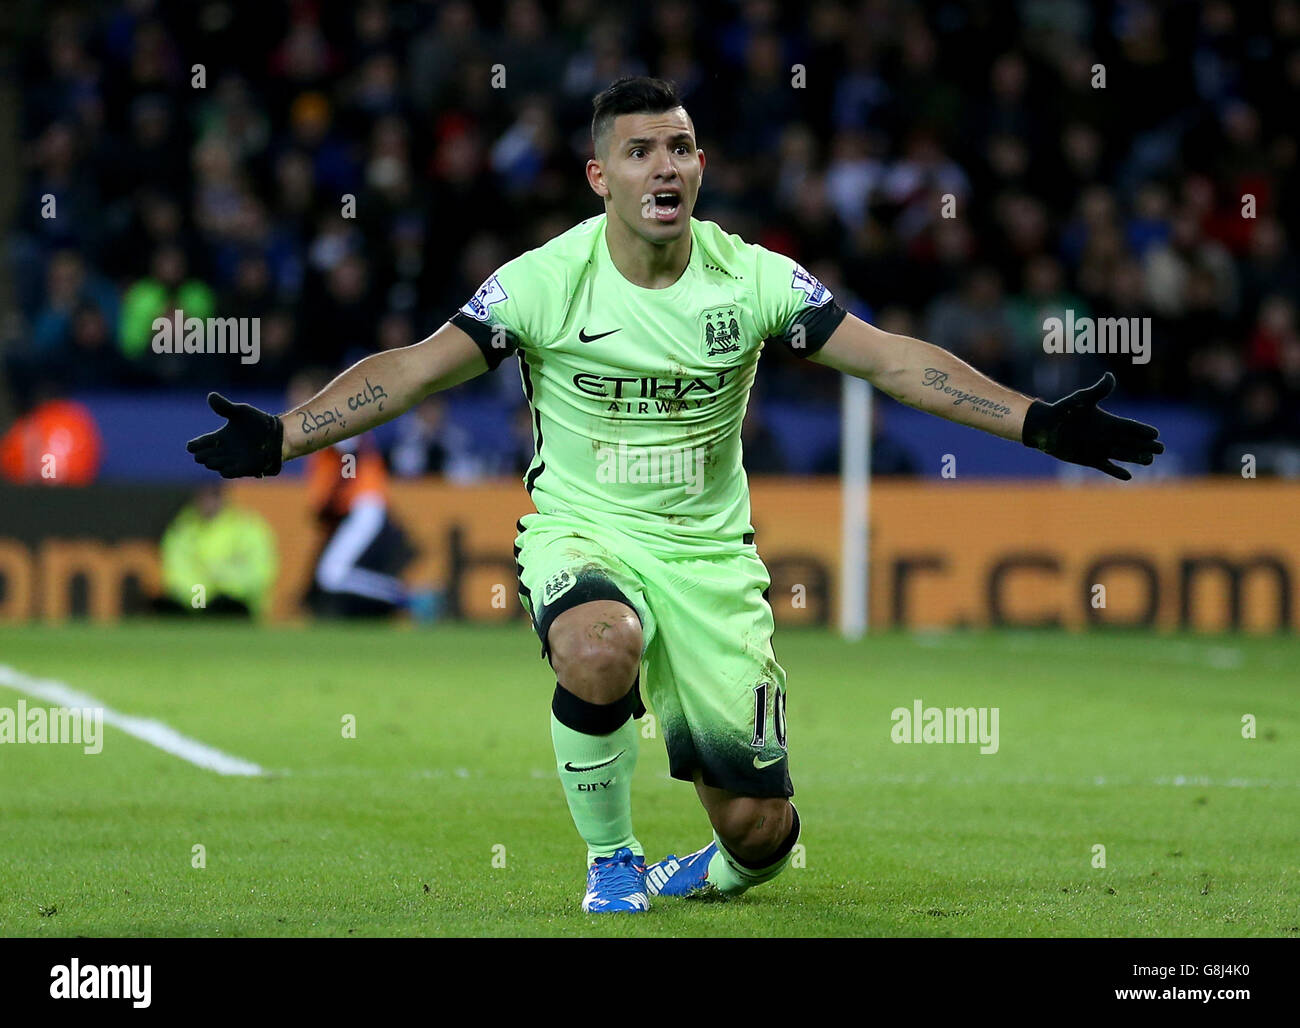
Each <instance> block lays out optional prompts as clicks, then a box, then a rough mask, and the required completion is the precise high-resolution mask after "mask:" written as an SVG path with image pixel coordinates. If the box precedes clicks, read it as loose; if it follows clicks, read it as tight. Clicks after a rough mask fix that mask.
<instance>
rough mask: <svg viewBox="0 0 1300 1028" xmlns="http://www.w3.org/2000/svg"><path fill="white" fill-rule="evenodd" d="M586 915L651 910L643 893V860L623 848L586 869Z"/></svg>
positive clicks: (583, 899)
mask: <svg viewBox="0 0 1300 1028" xmlns="http://www.w3.org/2000/svg"><path fill="white" fill-rule="evenodd" d="M582 909H583V910H584V911H586V912H587V913H588V914H639V913H641V912H643V911H646V910H649V909H650V897H649V895H647V893H646V880H645V857H643V856H640V855H639V854H636V853H633V852H632V851H631V850H630V849H628V848H627V847H626V846H624V847H623V848H622V849H621V850H619V851H618V852H617V853H615V854H614V855H613V856H612V857H597V858H596V859H595V860H594V861H593V862H592V864H591V867H589V868H588V869H587V895H585V896H583V897H582Z"/></svg>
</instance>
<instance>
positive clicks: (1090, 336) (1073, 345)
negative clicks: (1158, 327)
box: [1043, 307, 1151, 364]
mask: <svg viewBox="0 0 1300 1028" xmlns="http://www.w3.org/2000/svg"><path fill="white" fill-rule="evenodd" d="M1043 352H1044V353H1052V354H1064V353H1100V354H1115V353H1127V354H1131V355H1132V357H1133V363H1134V364H1146V363H1148V362H1149V361H1150V360H1151V319H1150V318H1090V317H1087V316H1085V317H1081V318H1076V317H1075V316H1074V311H1073V310H1071V309H1070V308H1068V307H1067V308H1066V310H1065V320H1064V321H1062V320H1061V319H1060V318H1044V319H1043Z"/></svg>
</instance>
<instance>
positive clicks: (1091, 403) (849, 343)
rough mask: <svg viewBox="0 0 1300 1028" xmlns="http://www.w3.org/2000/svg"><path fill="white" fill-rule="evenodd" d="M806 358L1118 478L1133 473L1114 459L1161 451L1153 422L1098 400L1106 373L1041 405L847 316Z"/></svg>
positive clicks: (1110, 384)
mask: <svg viewBox="0 0 1300 1028" xmlns="http://www.w3.org/2000/svg"><path fill="white" fill-rule="evenodd" d="M810 359H811V360H814V361H817V362H818V363H820V364H825V365H827V366H828V367H832V368H835V369H836V370H838V371H842V372H844V373H845V374H848V375H854V376H856V377H858V378H865V379H866V380H867V381H868V382H870V383H871V384H872V385H874V386H875V387H876V388H877V389H881V390H883V391H884V392H886V393H888V394H889V395H890V396H892V397H894V399H896V400H898V401H900V402H901V403H905V404H907V405H908V406H909V407H916V408H917V409H918V410H923V411H927V412H928V413H930V414H937V415H939V417H941V418H947V419H948V420H949V421H956V422H958V423H960V424H963V425H969V426H971V427H972V428H979V429H983V430H984V431H985V432H991V433H992V434H993V435H997V436H1001V437H1002V438H1003V439H1011V440H1014V441H1017V442H1023V443H1024V444H1025V445H1026V446H1032V447H1034V448H1035V449H1039V450H1042V451H1044V452H1045V453H1049V454H1051V455H1052V456H1053V457H1056V458H1058V459H1060V460H1064V461H1069V462H1070V463H1072V464H1082V465H1084V466H1085V467H1090V468H1097V469H1098V470H1099V471H1104V472H1106V474H1108V475H1111V476H1113V477H1114V478H1119V479H1123V480H1125V481H1127V480H1128V479H1130V478H1132V477H1133V475H1132V473H1130V472H1129V471H1128V470H1127V469H1126V468H1122V467H1120V466H1119V465H1117V464H1115V463H1114V461H1117V460H1122V461H1127V462H1129V463H1134V464H1150V463H1151V462H1152V461H1153V460H1154V459H1155V455H1156V454H1158V453H1163V452H1164V450H1165V447H1164V444H1163V443H1161V442H1159V440H1158V438H1157V437H1158V436H1159V434H1160V433H1159V431H1157V429H1155V428H1154V427H1153V426H1151V425H1144V424H1143V423H1142V422H1140V421H1132V420H1130V419H1128V418H1120V417H1116V416H1115V415H1114V414H1110V413H1107V412H1106V411H1104V410H1102V409H1101V408H1099V407H1098V406H1097V404H1098V403H1099V402H1100V401H1101V400H1103V399H1104V398H1105V397H1106V396H1107V394H1109V393H1110V391H1111V390H1112V389H1113V388H1114V387H1115V376H1114V375H1112V374H1111V373H1110V372H1107V373H1106V374H1105V375H1103V376H1102V378H1101V380H1100V381H1099V382H1097V383H1096V384H1095V385H1092V386H1089V387H1088V388H1087V389H1080V390H1079V391H1078V392H1075V393H1071V394H1070V395H1069V396H1066V397H1064V398H1063V399H1060V400H1057V401H1056V402H1055V403H1045V402H1043V401H1042V400H1035V399H1032V398H1031V397H1028V396H1025V395H1023V394H1022V393H1018V392H1016V391H1015V390H1013V389H1008V388H1006V387H1005V386H1001V385H998V383H996V382H994V381H993V380H992V379H991V378H989V377H988V376H986V375H983V374H981V373H980V372H978V371H976V370H975V369H974V368H972V367H971V366H970V365H969V364H967V363H966V362H965V361H963V360H961V359H960V358H958V357H955V356H953V355H952V354H951V353H949V352H948V351H947V350H944V349H941V348H940V347H938V346H935V345H933V344H932V343H927V342H923V341H922V340H920V339H913V338H912V337H910V336H900V335H895V334H894V333H892V332H882V331H881V330H880V329H878V328H876V327H875V326H873V325H869V324H867V323H866V322H865V321H862V320H861V319H860V318H856V317H854V316H853V315H852V314H849V315H846V316H845V318H844V320H843V321H842V322H840V324H839V327H838V328H836V329H835V331H834V333H833V334H832V335H831V337H830V338H829V339H828V340H826V344H825V345H824V346H823V347H822V348H821V349H820V350H818V351H817V352H816V353H815V354H813V355H812V357H811V358H810Z"/></svg>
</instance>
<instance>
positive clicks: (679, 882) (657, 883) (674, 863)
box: [645, 842, 726, 899]
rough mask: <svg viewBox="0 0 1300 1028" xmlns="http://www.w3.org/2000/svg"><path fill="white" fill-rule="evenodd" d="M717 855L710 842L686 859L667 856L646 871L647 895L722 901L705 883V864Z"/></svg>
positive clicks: (721, 897)
mask: <svg viewBox="0 0 1300 1028" xmlns="http://www.w3.org/2000/svg"><path fill="white" fill-rule="evenodd" d="M717 852H718V844H717V843H716V842H711V843H709V844H708V845H707V846H705V847H704V849H702V850H697V851H696V852H694V853H692V854H691V855H690V856H687V857H677V856H675V855H673V854H671V853H670V854H669V855H668V856H666V857H664V859H663V860H660V861H658V862H657V863H654V864H651V865H650V866H649V867H648V868H646V873H645V878H646V888H647V889H648V890H649V892H650V895H651V896H690V897H692V898H693V899H725V898H726V897H725V896H723V894H722V893H720V892H719V891H718V889H717V887H716V886H715V885H714V884H713V883H712V882H710V881H709V861H711V860H712V859H713V854H715V853H717Z"/></svg>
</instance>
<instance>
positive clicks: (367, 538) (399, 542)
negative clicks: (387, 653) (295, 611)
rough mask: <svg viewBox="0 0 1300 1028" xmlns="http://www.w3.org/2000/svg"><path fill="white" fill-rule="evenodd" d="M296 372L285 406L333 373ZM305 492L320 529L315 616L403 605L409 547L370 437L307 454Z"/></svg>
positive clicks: (309, 598) (365, 613) (379, 612)
mask: <svg viewBox="0 0 1300 1028" xmlns="http://www.w3.org/2000/svg"><path fill="white" fill-rule="evenodd" d="M332 377H333V376H331V375H330V374H328V373H326V372H320V371H315V370H309V371H305V372H301V373H299V374H298V375H297V376H295V378H294V380H293V381H292V382H291V383H290V386H289V406H290V407H291V408H292V407H296V406H297V405H298V404H300V403H303V402H304V401H306V400H308V399H310V398H311V397H312V396H314V395H315V394H316V393H317V392H319V391H320V390H321V389H322V388H324V386H325V385H326V384H327V383H328V382H329V380H330V379H331V378H332ZM306 463H307V470H306V474H307V493H308V502H309V505H310V509H311V511H312V514H313V517H314V518H315V520H316V522H317V524H318V525H319V526H320V528H321V544H320V546H319V549H318V551H317V556H316V559H315V561H314V571H313V574H312V582H311V586H310V587H309V588H308V590H307V593H306V595H305V597H304V602H305V603H306V604H307V606H308V608H309V609H310V610H311V611H312V613H313V614H315V615H317V616H319V617H341V618H361V617H384V616H388V615H391V614H393V613H395V612H397V611H398V610H400V609H402V608H403V607H405V606H407V605H408V604H409V603H410V600H411V594H410V591H409V590H408V589H407V587H406V585H405V584H404V583H403V581H402V579H401V578H400V577H399V576H400V575H401V573H402V570H403V569H404V568H405V567H406V566H407V565H408V564H409V563H410V562H411V559H412V558H413V557H414V556H415V551H414V550H413V549H412V548H411V544H410V542H409V540H408V539H407V536H406V533H405V532H404V531H403V530H402V528H401V526H400V525H399V524H398V523H397V522H396V521H395V520H394V519H393V518H392V516H391V515H390V514H389V511H388V472H387V470H386V469H385V467H384V460H383V457H382V456H381V455H380V453H379V450H378V449H377V448H376V446H375V443H374V440H373V439H372V438H371V437H370V436H369V435H365V436H359V437H356V438H353V439H346V440H344V441H343V442H341V443H339V444H338V445H336V446H327V447H326V448H325V449H323V450H318V451H317V452H315V453H313V454H312V455H311V456H310V457H309V458H308V459H307V462H306Z"/></svg>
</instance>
